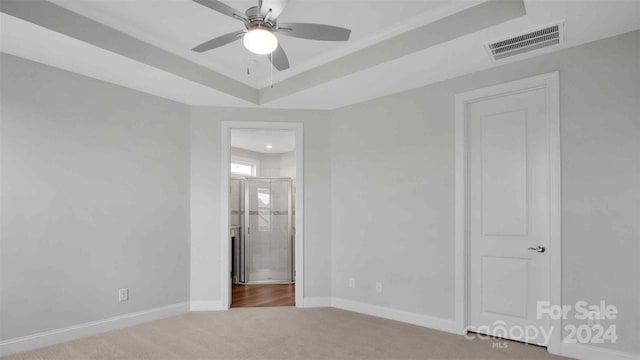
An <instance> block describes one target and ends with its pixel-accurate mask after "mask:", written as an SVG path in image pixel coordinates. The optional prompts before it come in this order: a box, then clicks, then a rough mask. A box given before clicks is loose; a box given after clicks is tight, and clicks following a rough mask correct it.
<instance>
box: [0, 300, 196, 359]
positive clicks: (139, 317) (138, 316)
mask: <svg viewBox="0 0 640 360" xmlns="http://www.w3.org/2000/svg"><path fill="white" fill-rule="evenodd" d="M186 312H189V302H182V303H178V304H173V305H169V306H163V307H159V308H155V309H149V310H143V311H138V312H135V313H130V314H124V315H120V316H115V317H112V318H108V319H103V320H97V321H91V322H88V323H84V324H80V325H74V326H69V327H65V328H60V329H55V330H50V331H45V332H42V333H38V334H34V335H27V336H22V337H19V338H14V339H9V340H4V341H2V342H0V356H5V355H9V354H15V353H19V352H23V351H28V350H32V349H36V348H40V347H43V346H49V345H54V344H59V343H62V342H65V341H70V340H75V339H78V338H82V337H86V336H92V335H96V334H99V333H103V332H105V331H110V330H116V329H121V328H124V327H128V326H133V325H138V324H141V323H145V322H149V321H153V320H158V319H162V318H166V317H170V316H174V315H179V314H183V313H186Z"/></svg>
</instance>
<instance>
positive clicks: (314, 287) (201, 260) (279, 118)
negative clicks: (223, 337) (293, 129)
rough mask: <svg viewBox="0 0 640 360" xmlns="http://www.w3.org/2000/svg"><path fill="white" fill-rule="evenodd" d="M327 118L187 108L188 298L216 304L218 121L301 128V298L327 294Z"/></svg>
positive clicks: (323, 113)
mask: <svg viewBox="0 0 640 360" xmlns="http://www.w3.org/2000/svg"><path fill="white" fill-rule="evenodd" d="M329 116H330V113H329V112H327V111H306V110H269V109H242V108H218V107H192V108H191V254H192V257H191V300H193V301H218V300H220V256H221V254H220V241H219V240H218V239H219V236H220V211H221V210H222V208H223V207H222V205H221V204H220V186H221V185H220V167H221V165H220V157H221V155H220V150H221V145H220V139H221V137H220V136H221V122H222V121H270V122H301V123H303V124H304V125H303V126H304V217H305V220H304V267H305V269H304V271H305V272H304V279H305V283H304V296H305V297H326V296H330V294H331V272H330V271H331V270H330V269H331V258H330V256H331V254H330V251H331V249H330V245H331V240H330V236H331V215H330V211H331V208H330V207H331V198H330V195H331V193H330V189H331V184H330V176H329V174H330V167H331V164H330V158H329V156H330V153H329V151H328V146H329V136H330V134H329V131H330V117H329Z"/></svg>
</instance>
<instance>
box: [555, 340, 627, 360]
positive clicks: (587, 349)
mask: <svg viewBox="0 0 640 360" xmlns="http://www.w3.org/2000/svg"><path fill="white" fill-rule="evenodd" d="M558 355H562V356H567V357H572V358H576V359H582V360H640V354H632V353H628V352H623V351H618V350H612V349H605V348H602V347H596V346H592V345H586V344H567V343H562V344H561V351H560V353H559V354H558Z"/></svg>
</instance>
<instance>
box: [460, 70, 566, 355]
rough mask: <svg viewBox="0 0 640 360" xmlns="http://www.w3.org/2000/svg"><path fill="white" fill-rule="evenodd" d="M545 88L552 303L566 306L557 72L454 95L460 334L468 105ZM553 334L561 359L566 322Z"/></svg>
mask: <svg viewBox="0 0 640 360" xmlns="http://www.w3.org/2000/svg"><path fill="white" fill-rule="evenodd" d="M533 89H546V95H547V96H546V99H547V112H548V113H547V116H548V119H549V170H550V174H549V195H550V203H549V204H550V205H549V206H550V209H549V210H550V213H549V217H550V219H549V220H550V222H549V250H550V251H549V252H548V254H549V282H548V284H549V302H550V303H551V304H552V305H561V304H562V238H561V237H562V234H561V225H562V222H561V178H560V175H561V167H560V161H561V159H560V80H559V73H558V72H557V71H556V72H552V73H548V74H543V75H539V76H534V77H529V78H525V79H520V80H516V81H512V82H507V83H504V84H500V85H495V86H490V87H485V88H481V89H477V90H472V91H467V92H464V93H459V94H456V96H455V158H456V161H455V163H456V165H455V290H454V291H455V322H456V326H457V327H458V329H459V330H460V333H462V334H465V333H466V332H467V330H466V329H467V326H468V325H469V305H470V297H469V296H470V294H469V293H470V292H469V285H470V284H469V279H470V276H469V267H470V266H469V261H470V257H469V248H470V247H469V220H470V216H469V183H470V181H469V163H468V159H469V156H468V151H469V130H468V125H467V115H468V114H467V105H468V104H469V103H473V102H477V101H482V100H487V99H491V98H495V97H501V96H505V95H509V94H515V93H520V92H524V91H530V90H533ZM549 326H550V327H552V328H553V333H552V336H551V338H550V339H549V344H548V345H547V346H548V350H549V352H551V353H554V354H558V353H559V352H560V346H561V343H562V320H561V319H558V320H553V319H550V320H549Z"/></svg>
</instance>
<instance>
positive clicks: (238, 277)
mask: <svg viewBox="0 0 640 360" xmlns="http://www.w3.org/2000/svg"><path fill="white" fill-rule="evenodd" d="M244 125H246V124H244ZM227 133H228V147H227V149H228V154H226V158H227V159H228V164H227V166H226V170H227V174H228V176H227V179H228V183H227V184H228V186H227V189H226V191H225V192H226V193H227V194H228V204H229V206H228V211H227V215H228V217H227V219H228V225H229V235H228V240H227V249H228V252H227V253H228V254H229V261H228V265H229V272H227V274H229V275H230V277H228V278H226V279H227V280H228V287H227V289H228V290H229V291H228V295H229V302H228V305H229V307H256V306H294V305H298V306H301V304H299V303H298V301H297V300H298V298H299V296H298V295H301V291H300V290H301V289H296V287H299V286H300V285H299V284H298V282H299V281H297V279H299V278H298V275H299V274H298V272H297V271H296V269H297V268H299V267H300V266H301V264H299V262H301V261H298V259H300V257H301V256H298V255H299V254H301V252H297V251H296V250H297V248H298V245H297V244H299V243H300V242H301V239H298V237H297V233H298V231H296V230H297V229H298V226H297V225H298V224H300V223H301V221H300V220H301V219H300V217H299V215H298V214H299V212H297V211H296V210H297V209H298V206H299V204H300V203H301V202H299V201H298V199H297V192H298V191H297V189H298V188H299V186H300V185H299V184H300V183H301V182H299V180H301V179H298V177H299V175H301V172H300V171H298V170H299V166H298V164H299V161H298V160H301V159H299V158H298V157H299V156H300V155H299V151H298V150H299V149H298V146H299V144H298V142H297V141H296V140H297V137H298V136H297V133H296V131H295V130H290V129H286V128H285V129H282V128H266V129H265V128H246V127H239V128H236V127H229V129H228V131H227ZM297 213H298V214H297Z"/></svg>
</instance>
